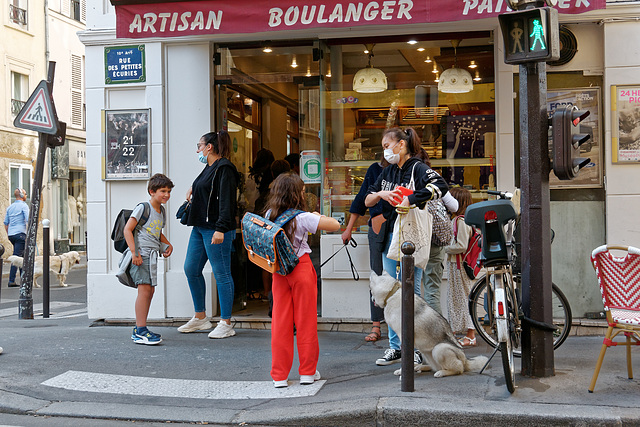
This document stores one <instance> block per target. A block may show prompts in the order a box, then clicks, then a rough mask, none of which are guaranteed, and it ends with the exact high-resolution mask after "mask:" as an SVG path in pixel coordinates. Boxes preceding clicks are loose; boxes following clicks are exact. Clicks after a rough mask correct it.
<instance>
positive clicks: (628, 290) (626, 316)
mask: <svg viewBox="0 0 640 427" xmlns="http://www.w3.org/2000/svg"><path fill="white" fill-rule="evenodd" d="M612 250H616V251H624V252H626V254H624V256H615V255H613V253H611V251H612ZM617 253H619V252H617ZM591 262H592V263H593V268H594V269H595V270H596V276H597V277H598V284H599V285H600V292H601V293H602V302H603V303H604V309H605V313H606V314H607V323H608V324H609V327H608V328H607V333H606V335H605V337H604V341H603V343H602V349H601V350H600V356H599V357H598V362H597V363H596V369H595V371H594V373H593V378H592V379H591V385H590V386H589V393H593V389H594V388H595V386H596V380H597V379H598V374H599V373H600V367H601V366H602V361H603V360H604V354H605V353H606V351H607V349H608V348H609V347H614V346H618V345H621V346H626V348H627V373H628V374H629V379H633V369H632V367H631V346H632V345H640V249H638V248H634V247H633V246H616V245H606V246H600V247H598V248H596V249H594V250H593V252H592V253H591ZM619 334H623V335H624V337H625V339H624V341H623V340H618V341H614V339H615V338H616V337H617V336H618V335H619Z"/></svg>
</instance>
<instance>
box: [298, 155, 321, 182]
mask: <svg viewBox="0 0 640 427" xmlns="http://www.w3.org/2000/svg"><path fill="white" fill-rule="evenodd" d="M300 178H302V181H303V182H304V183H305V184H320V183H321V182H322V163H321V162H320V151H318V150H305V151H303V152H301V153H300Z"/></svg>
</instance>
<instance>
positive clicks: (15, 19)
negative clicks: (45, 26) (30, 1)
mask: <svg viewBox="0 0 640 427" xmlns="http://www.w3.org/2000/svg"><path fill="white" fill-rule="evenodd" d="M9 20H10V21H11V23H13V24H15V25H17V26H19V27H20V28H22V29H25V30H26V29H27V0H10V1H9Z"/></svg>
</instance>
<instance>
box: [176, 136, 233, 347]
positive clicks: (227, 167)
mask: <svg viewBox="0 0 640 427" xmlns="http://www.w3.org/2000/svg"><path fill="white" fill-rule="evenodd" d="M197 147H198V150H197V151H196V152H197V153H198V158H199V160H200V161H201V162H202V163H205V167H204V169H203V170H202V172H200V175H198V177H197V178H196V179H195V180H194V181H193V184H192V185H191V188H190V189H189V191H188V192H187V200H191V209H190V211H189V217H188V220H187V225H189V226H193V229H192V230H191V237H190V238H189V245H188V247H187V256H186V258H185V261H184V273H185V275H186V276H187V281H188V282H189V289H190V290H191V298H192V299H193V306H194V310H195V316H194V317H193V318H192V319H191V320H189V322H187V323H186V324H184V325H182V326H180V327H179V328H178V331H180V332H185V333H187V332H195V331H198V330H204V329H210V328H211V327H212V326H213V325H212V324H211V322H210V321H209V319H208V318H207V315H206V307H205V295H206V284H205V280H204V276H203V275H202V270H203V268H204V265H205V264H206V262H207V260H208V261H209V263H210V264H211V268H212V269H213V275H214V276H215V279H216V288H217V290H218V299H219V301H220V318H221V320H220V322H218V325H217V326H216V328H215V329H214V330H213V331H211V332H210V333H209V338H226V337H230V336H233V335H235V334H236V332H235V331H234V330H233V327H232V326H231V306H232V305H233V294H234V286H233V278H232V277H231V245H232V243H233V239H235V236H236V193H237V189H238V183H239V182H240V175H239V174H238V171H237V170H236V167H235V166H234V165H233V163H231V161H230V160H229V155H230V152H231V138H229V134H228V133H227V132H226V131H220V132H210V133H207V134H205V135H203V136H202V138H200V141H199V142H198V144H197Z"/></svg>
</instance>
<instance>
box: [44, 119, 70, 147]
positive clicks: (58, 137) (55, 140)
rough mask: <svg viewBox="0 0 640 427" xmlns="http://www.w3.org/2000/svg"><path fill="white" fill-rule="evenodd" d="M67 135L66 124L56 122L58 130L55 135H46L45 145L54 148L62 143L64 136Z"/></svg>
mask: <svg viewBox="0 0 640 427" xmlns="http://www.w3.org/2000/svg"><path fill="white" fill-rule="evenodd" d="M66 136H67V124H66V123H65V122H60V121H59V122H58V132H56V134H55V135H51V134H48V135H47V147H49V148H56V147H57V146H60V145H64V141H65V138H66Z"/></svg>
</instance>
